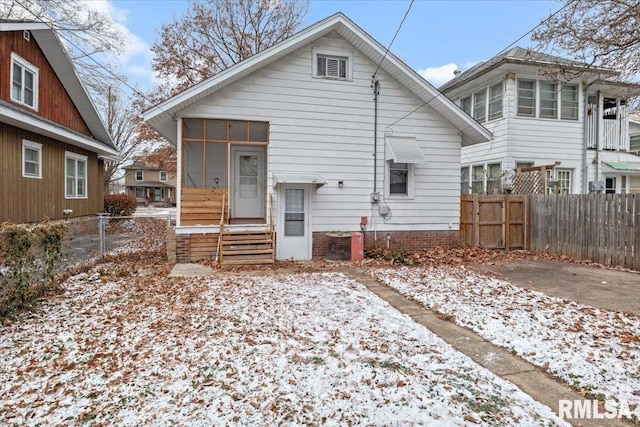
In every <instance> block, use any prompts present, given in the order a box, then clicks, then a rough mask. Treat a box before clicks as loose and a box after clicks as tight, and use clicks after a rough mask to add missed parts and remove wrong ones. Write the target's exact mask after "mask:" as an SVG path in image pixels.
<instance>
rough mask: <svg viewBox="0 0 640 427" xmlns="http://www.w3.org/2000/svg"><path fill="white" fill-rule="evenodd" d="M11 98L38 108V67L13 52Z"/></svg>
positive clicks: (35, 108)
mask: <svg viewBox="0 0 640 427" xmlns="http://www.w3.org/2000/svg"><path fill="white" fill-rule="evenodd" d="M11 100H12V101H15V102H18V103H20V104H23V105H27V106H29V107H31V108H33V109H34V110H37V109H38V69H37V68H36V67H34V66H33V65H31V64H30V63H28V62H27V61H25V60H24V59H22V58H20V57H19V56H18V55H16V54H11Z"/></svg>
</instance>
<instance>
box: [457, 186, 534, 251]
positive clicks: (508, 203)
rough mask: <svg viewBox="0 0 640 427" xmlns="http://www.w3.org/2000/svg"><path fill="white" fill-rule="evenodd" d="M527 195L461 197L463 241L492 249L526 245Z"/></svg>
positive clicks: (525, 246)
mask: <svg viewBox="0 0 640 427" xmlns="http://www.w3.org/2000/svg"><path fill="white" fill-rule="evenodd" d="M528 209H529V198H528V196H527V195H523V194H522V195H521V194H516V195H497V196H483V195H478V194H463V195H461V197H460V243H462V244H464V245H471V246H480V247H483V248H490V249H504V250H506V251H509V250H513V249H527V248H528V246H529V239H528V229H529V226H528Z"/></svg>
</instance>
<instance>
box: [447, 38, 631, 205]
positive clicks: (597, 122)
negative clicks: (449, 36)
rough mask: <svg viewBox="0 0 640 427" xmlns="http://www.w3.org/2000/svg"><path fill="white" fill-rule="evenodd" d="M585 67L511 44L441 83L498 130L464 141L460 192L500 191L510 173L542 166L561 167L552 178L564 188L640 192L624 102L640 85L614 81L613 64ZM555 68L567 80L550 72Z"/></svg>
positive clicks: (452, 96)
mask: <svg viewBox="0 0 640 427" xmlns="http://www.w3.org/2000/svg"><path fill="white" fill-rule="evenodd" d="M584 69H585V64H583V63H579V62H576V61H571V60H567V59H564V58H559V57H557V56H552V55H547V54H543V53H539V52H534V51H531V50H528V49H523V48H520V47H514V48H512V49H511V50H509V51H506V52H504V53H502V54H499V55H497V56H496V57H494V58H492V59H490V60H489V61H487V62H482V63H480V64H477V65H476V66H474V67H472V68H470V69H469V70H467V71H465V72H463V73H457V75H456V77H455V78H454V79H452V80H451V81H449V82H447V83H445V84H444V85H443V86H441V87H440V90H441V91H442V92H443V93H444V94H445V95H446V96H447V97H448V98H450V99H451V100H453V101H454V102H455V103H456V104H457V105H459V106H460V108H462V109H463V110H464V111H465V112H466V113H467V114H469V115H470V116H472V117H474V118H475V119H476V120H477V121H478V122H479V123H481V124H483V125H484V126H485V127H486V128H487V129H488V130H489V131H491V132H492V133H493V135H494V137H493V139H492V140H491V141H488V142H481V143H475V144H464V146H463V148H462V167H461V191H462V192H463V193H469V192H471V193H490V194H492V193H499V192H502V191H503V184H504V181H505V177H508V176H509V175H510V174H509V171H512V170H513V169H514V168H517V167H527V166H542V165H556V166H555V167H554V168H553V170H552V171H548V176H547V178H548V179H550V180H552V181H555V183H556V185H557V186H558V188H559V190H560V192H562V193H569V194H580V193H588V192H591V191H603V192H604V191H606V192H615V193H628V192H640V157H638V156H637V155H635V154H636V153H633V154H632V153H631V146H630V143H631V140H630V130H629V111H628V108H627V101H628V100H629V99H630V98H632V97H634V96H637V95H638V94H639V93H640V86H638V85H635V84H631V83H621V82H614V81H612V79H613V78H616V77H617V75H618V74H617V73H616V72H614V71H612V70H609V69H603V68H590V69H589V71H587V72H584ZM557 71H560V72H562V74H563V76H565V78H564V80H563V79H558V78H557V77H556V78H551V77H549V76H550V75H552V72H557ZM566 76H569V77H566ZM571 76H574V77H571Z"/></svg>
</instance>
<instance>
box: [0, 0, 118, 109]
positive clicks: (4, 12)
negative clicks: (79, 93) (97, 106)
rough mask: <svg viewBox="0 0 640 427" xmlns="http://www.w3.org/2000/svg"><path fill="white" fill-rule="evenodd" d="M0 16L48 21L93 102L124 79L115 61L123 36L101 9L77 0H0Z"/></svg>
mask: <svg viewBox="0 0 640 427" xmlns="http://www.w3.org/2000/svg"><path fill="white" fill-rule="evenodd" d="M0 18H4V19H22V20H29V21H35V22H44V23H47V24H49V25H50V26H51V27H52V28H53V29H54V30H55V31H56V32H57V34H58V35H59V36H60V38H61V39H62V41H63V43H64V46H65V49H66V51H67V53H68V55H69V57H70V58H71V60H72V61H73V63H74V65H75V66H76V70H77V72H78V74H79V76H80V78H81V79H82V81H83V83H84V84H85V86H86V87H87V88H88V89H89V91H90V92H91V93H92V94H93V97H94V100H95V101H96V102H99V103H104V102H105V101H106V98H107V94H106V93H105V89H106V88H108V87H112V86H114V85H117V84H119V83H120V82H118V79H120V80H122V79H123V78H124V77H123V76H122V75H121V74H120V73H119V71H118V65H117V63H116V58H117V56H118V55H119V54H121V53H122V52H123V50H124V35H123V34H122V32H121V31H120V29H119V28H118V26H117V25H116V23H115V22H114V21H113V19H111V17H110V16H109V14H108V13H106V12H104V11H100V10H97V9H94V8H91V7H87V5H86V4H85V2H83V1H80V0H0ZM101 107H103V106H102V105H101Z"/></svg>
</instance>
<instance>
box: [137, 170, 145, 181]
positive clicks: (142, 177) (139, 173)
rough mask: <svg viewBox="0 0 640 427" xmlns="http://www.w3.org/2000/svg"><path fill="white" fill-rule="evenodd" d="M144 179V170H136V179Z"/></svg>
mask: <svg viewBox="0 0 640 427" xmlns="http://www.w3.org/2000/svg"><path fill="white" fill-rule="evenodd" d="M143 180H144V174H143V173H142V171H136V181H143Z"/></svg>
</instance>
